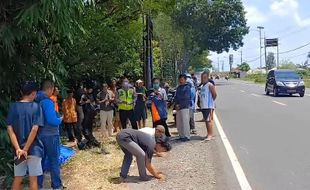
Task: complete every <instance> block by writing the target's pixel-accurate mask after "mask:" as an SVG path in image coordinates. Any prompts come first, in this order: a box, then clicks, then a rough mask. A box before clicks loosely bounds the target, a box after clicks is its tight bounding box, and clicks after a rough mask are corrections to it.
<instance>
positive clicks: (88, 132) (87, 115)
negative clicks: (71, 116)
mask: <svg viewBox="0 0 310 190" xmlns="http://www.w3.org/2000/svg"><path fill="white" fill-rule="evenodd" d="M95 116H96V113H93V112H84V120H83V122H82V127H83V129H82V132H83V135H84V137H85V139H86V140H88V141H90V142H92V141H95V140H96V138H95V137H94V135H93V122H94V119H95Z"/></svg>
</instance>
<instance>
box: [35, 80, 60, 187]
mask: <svg viewBox="0 0 310 190" xmlns="http://www.w3.org/2000/svg"><path fill="white" fill-rule="evenodd" d="M54 87H55V86H54V83H53V82H52V81H44V82H43V84H42V91H39V92H38V95H37V99H36V101H37V102H38V103H39V104H40V105H41V108H42V111H43V117H44V125H43V126H42V127H41V128H40V134H39V138H40V139H41V141H42V142H43V146H44V156H43V159H42V166H43V164H44V163H45V160H46V159H47V160H48V161H49V164H50V173H51V182H52V184H51V186H52V188H53V189H54V190H57V189H62V187H63V185H62V182H61V177H60V165H59V156H60V136H59V125H60V124H61V122H62V118H61V117H60V116H59V115H58V114H57V113H56V111H55V109H54V106H55V105H54V102H53V101H52V100H51V99H50V98H49V97H50V96H51V95H52V94H53V92H54ZM43 180H44V178H43V175H41V176H40V177H39V180H38V183H39V188H40V189H42V188H43Z"/></svg>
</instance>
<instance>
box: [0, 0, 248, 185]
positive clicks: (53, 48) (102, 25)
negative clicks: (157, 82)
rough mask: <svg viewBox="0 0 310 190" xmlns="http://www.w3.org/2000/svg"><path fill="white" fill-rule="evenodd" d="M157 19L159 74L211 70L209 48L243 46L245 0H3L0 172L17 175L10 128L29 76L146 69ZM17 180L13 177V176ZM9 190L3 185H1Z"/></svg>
mask: <svg viewBox="0 0 310 190" xmlns="http://www.w3.org/2000/svg"><path fill="white" fill-rule="evenodd" d="M145 15H150V16H151V17H152V18H153V26H154V27H153V28H154V30H153V35H154V41H153V43H152V44H153V47H154V49H153V55H154V56H153V62H154V68H155V76H158V77H163V78H166V79H168V80H170V81H172V82H173V81H175V78H176V76H177V74H178V72H184V71H187V70H188V68H189V66H191V67H192V68H193V69H194V70H195V69H200V68H202V67H203V68H204V67H210V66H211V65H210V61H209V60H208V58H207V56H208V54H209V51H216V52H222V51H227V50H228V49H229V48H233V49H237V48H238V47H239V46H242V38H243V36H244V35H245V34H246V33H247V32H248V28H247V27H246V20H245V18H244V9H243V6H242V3H241V1H239V0H225V1H224V0H212V1H210V0H178V1H176V0H156V1H154V0H127V1H123V0H87V1H85V0H57V1H51V0H14V1H13V0H2V1H1V2H0V71H1V80H0V96H1V100H0V129H1V130H0V143H1V144H0V149H1V150H0V157H1V159H0V174H5V175H6V176H9V175H11V174H12V165H11V164H12V159H11V158H12V155H11V150H10V149H9V147H10V143H9V140H8V136H7V134H6V132H5V130H4V129H5V127H4V126H5V116H6V115H7V109H8V106H9V102H10V101H13V100H16V99H18V97H19V91H18V87H19V84H20V82H21V81H25V80H36V81H37V82H40V81H41V80H43V79H46V78H49V79H52V80H54V81H55V82H56V83H57V84H58V86H60V87H61V88H62V89H66V88H71V87H72V85H71V84H72V82H73V81H80V80H83V79H97V80H100V81H103V80H105V79H107V78H109V77H114V76H116V77H117V76H121V75H123V74H126V75H130V76H133V77H141V76H142V73H143V61H142V59H141V57H142V56H141V55H142V51H143V47H142V46H143V45H142V44H143V43H142V39H143V37H144V36H143V34H145V31H143V30H145V26H143V22H142V20H143V19H142V17H143V16H145ZM8 179H9V178H8ZM0 188H1V187H0Z"/></svg>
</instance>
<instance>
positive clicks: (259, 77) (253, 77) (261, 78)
mask: <svg viewBox="0 0 310 190" xmlns="http://www.w3.org/2000/svg"><path fill="white" fill-rule="evenodd" d="M266 77H267V75H266V74H250V75H247V76H246V77H245V80H249V81H253V82H255V83H264V82H265V81H266Z"/></svg>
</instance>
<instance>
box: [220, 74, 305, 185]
mask: <svg viewBox="0 0 310 190" xmlns="http://www.w3.org/2000/svg"><path fill="white" fill-rule="evenodd" d="M216 83H217V91H218V100H217V108H216V114H217V116H218V118H219V121H220V123H221V124H222V127H223V129H224V131H225V133H226V136H227V138H228V140H229V141H230V144H231V145H232V147H233V149H234V151H235V153H236V155H237V157H238V159H239V162H240V164H241V167H242V168H243V170H244V173H245V175H246V177H247V179H248V181H249V183H250V185H251V187H252V189H253V190H309V189H310V90H308V92H306V96H305V97H304V98H300V97H299V96H297V95H296V96H295V97H288V96H282V97H272V96H266V95H265V94H264V87H263V86H262V85H256V84H253V83H250V82H243V81H234V80H230V81H224V80H220V81H217V82H216ZM307 93H308V94H307Z"/></svg>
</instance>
